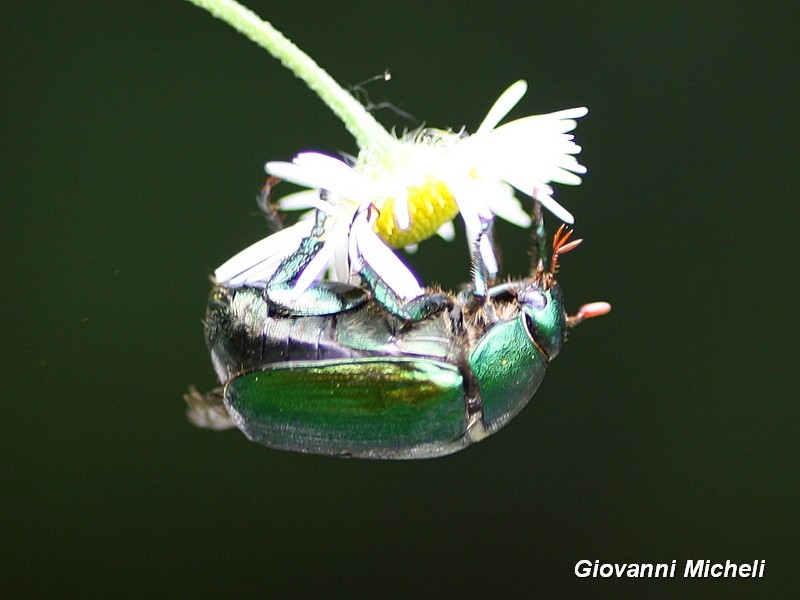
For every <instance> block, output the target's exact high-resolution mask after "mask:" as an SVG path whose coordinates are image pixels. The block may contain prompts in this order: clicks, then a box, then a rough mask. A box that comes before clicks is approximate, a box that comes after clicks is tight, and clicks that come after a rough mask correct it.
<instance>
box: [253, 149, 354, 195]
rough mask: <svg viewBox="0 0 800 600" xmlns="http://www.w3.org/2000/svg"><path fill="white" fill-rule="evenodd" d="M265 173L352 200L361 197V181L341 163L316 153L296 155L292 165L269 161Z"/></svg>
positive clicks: (336, 159) (350, 169)
mask: <svg viewBox="0 0 800 600" xmlns="http://www.w3.org/2000/svg"><path fill="white" fill-rule="evenodd" d="M265 168H266V171H267V173H269V174H270V175H273V176H275V177H280V178H281V179H285V180H286V181H291V182H292V183H296V184H298V185H303V186H306V187H310V188H317V189H323V190H328V191H330V192H333V193H334V194H337V195H339V196H343V197H346V198H351V199H353V200H360V199H361V196H362V195H363V187H364V185H363V180H362V179H361V177H360V176H359V174H358V173H356V172H355V171H354V170H353V169H352V168H351V167H349V166H348V165H347V164H346V163H345V162H344V161H342V160H339V159H338V158H334V157H333V156H328V155H327V154H318V153H315V152H304V153H302V154H299V155H298V156H297V157H295V159H294V160H293V161H292V162H291V163H287V162H268V163H267V164H266V167H265Z"/></svg>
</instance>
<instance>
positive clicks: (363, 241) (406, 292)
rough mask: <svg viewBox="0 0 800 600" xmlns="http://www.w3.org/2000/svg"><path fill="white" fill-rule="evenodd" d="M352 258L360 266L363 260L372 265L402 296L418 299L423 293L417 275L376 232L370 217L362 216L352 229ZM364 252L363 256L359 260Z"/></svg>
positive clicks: (355, 266)
mask: <svg viewBox="0 0 800 600" xmlns="http://www.w3.org/2000/svg"><path fill="white" fill-rule="evenodd" d="M351 238H352V239H351V243H352V244H353V247H352V249H353V250H354V251H355V252H353V253H351V261H352V263H353V266H354V268H358V269H360V268H361V266H360V265H359V264H358V263H359V261H360V260H362V259H363V261H364V262H365V263H366V264H368V265H369V266H370V267H372V268H373V269H374V270H375V272H376V273H377V274H378V276H380V278H381V279H382V280H383V282H384V283H385V284H386V285H387V286H389V287H390V288H391V289H392V290H393V291H394V293H395V294H397V295H398V296H399V297H400V298H404V299H408V300H410V299H411V298H416V297H417V296H419V295H420V294H422V293H423V291H424V290H423V289H422V287H420V285H419V282H417V279H416V277H414V275H413V274H412V273H411V271H410V270H409V268H408V267H407V266H406V265H405V263H404V262H403V261H402V260H400V258H399V257H398V256H397V255H396V254H395V253H394V252H393V251H392V250H391V249H390V248H389V247H388V246H387V245H386V244H385V243H384V242H383V240H381V239H380V238H379V237H378V235H377V234H376V233H375V232H374V231H373V229H372V225H371V224H370V222H369V221H368V220H367V218H366V216H361V215H359V216H358V217H357V218H356V221H355V222H354V223H353V228H352V230H351ZM353 254H355V256H353ZM359 254H360V259H359Z"/></svg>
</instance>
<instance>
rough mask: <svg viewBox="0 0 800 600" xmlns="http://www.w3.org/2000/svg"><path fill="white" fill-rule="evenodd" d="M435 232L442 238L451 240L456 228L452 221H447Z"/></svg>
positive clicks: (454, 235) (453, 237)
mask: <svg viewBox="0 0 800 600" xmlns="http://www.w3.org/2000/svg"><path fill="white" fill-rule="evenodd" d="M436 233H437V234H438V236H439V237H440V238H442V239H443V240H447V241H448V242H452V241H453V240H454V239H455V237H456V228H455V227H454V226H453V222H452V221H447V222H445V223H444V224H443V225H442V226H441V227H439V229H438V230H437V231H436Z"/></svg>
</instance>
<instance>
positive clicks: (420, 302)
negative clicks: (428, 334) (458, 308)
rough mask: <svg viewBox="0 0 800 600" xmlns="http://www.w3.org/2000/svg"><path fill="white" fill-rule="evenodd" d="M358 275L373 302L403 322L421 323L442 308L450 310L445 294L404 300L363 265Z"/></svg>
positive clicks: (372, 270)
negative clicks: (366, 287) (370, 294)
mask: <svg viewBox="0 0 800 600" xmlns="http://www.w3.org/2000/svg"><path fill="white" fill-rule="evenodd" d="M359 275H361V277H362V278H363V279H364V281H366V282H367V285H368V286H369V287H370V289H371V290H372V293H373V295H374V296H375V301H376V302H377V303H378V304H380V305H381V306H382V307H383V308H384V309H385V310H386V311H387V312H389V313H390V314H392V315H394V316H395V317H398V318H399V319H402V320H404V321H423V320H425V319H427V318H428V317H429V316H431V315H433V314H436V313H437V312H439V311H440V310H442V309H444V308H451V307H452V306H453V301H452V300H451V299H450V297H449V296H448V295H447V294H439V293H434V294H422V295H420V296H417V297H416V298H411V299H410V300H406V299H405V298H402V297H400V296H398V295H397V293H396V292H395V291H394V290H393V289H392V288H391V287H390V286H389V285H387V284H386V282H385V281H383V279H381V277H380V275H378V273H377V272H376V271H375V269H373V268H372V267H370V266H369V265H368V264H366V263H365V264H364V265H363V266H362V268H361V270H360V271H359Z"/></svg>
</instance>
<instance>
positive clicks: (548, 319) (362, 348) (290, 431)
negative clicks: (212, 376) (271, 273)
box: [187, 230, 608, 459]
mask: <svg viewBox="0 0 800 600" xmlns="http://www.w3.org/2000/svg"><path fill="white" fill-rule="evenodd" d="M314 235H315V234H313V233H312V236H311V237H312V238H313V237H314ZM568 239H569V234H567V235H563V234H562V230H559V234H557V235H556V239H555V240H554V244H553V250H552V255H553V258H552V260H551V263H552V265H551V267H550V268H549V269H545V268H544V267H543V265H542V261H538V263H537V265H536V266H535V268H534V270H533V272H532V273H531V275H530V276H529V277H527V278H525V279H521V280H519V281H514V282H510V283H506V284H503V285H499V286H495V287H490V288H488V291H487V293H486V294H485V295H478V294H476V293H475V291H474V288H472V289H470V290H467V291H465V292H462V293H461V294H459V295H458V296H455V295H453V294H446V293H440V292H435V293H434V292H430V293H429V294H426V296H425V297H423V298H421V299H418V300H417V301H416V304H415V306H414V307H412V309H409V308H408V306H407V305H403V304H402V303H400V302H399V301H398V300H397V299H396V298H393V297H392V296H391V293H390V291H389V290H388V289H383V288H382V286H381V281H380V279H379V278H378V277H377V276H376V275H375V274H374V273H371V274H369V275H371V276H370V277H364V279H365V281H367V282H368V284H369V285H368V286H367V287H350V286H343V285H342V284H333V283H328V282H318V283H317V284H316V286H315V287H313V288H311V289H310V290H309V291H307V292H306V293H305V294H303V297H302V300H301V301H300V302H299V303H298V304H297V305H294V306H291V305H289V304H290V303H288V302H286V301H284V300H283V299H282V294H281V293H280V292H281V291H282V290H283V289H284V287H285V286H288V285H290V284H291V281H292V280H293V277H294V273H295V272H300V271H301V270H302V268H303V267H304V265H305V264H307V263H308V261H309V260H311V258H313V251H311V252H308V248H310V247H313V242H314V240H313V239H310V240H309V244H307V245H306V250H305V251H304V250H298V253H296V255H293V256H292V257H290V258H289V259H287V261H286V263H285V264H284V265H282V267H281V271H280V272H279V273H278V274H277V275H276V277H275V280H276V281H278V280H280V281H279V282H278V283H273V282H271V283H270V285H267V286H266V288H264V289H261V288H253V287H240V288H235V289H230V288H225V287H222V286H217V287H215V288H214V290H213V291H212V294H211V299H210V302H209V308H208V313H207V317H206V340H207V343H208V346H209V349H210V352H211V357H212V362H213V364H214V367H215V370H216V372H217V377H218V379H219V381H220V382H221V383H222V384H223V387H222V388H221V389H220V390H217V391H215V392H212V393H211V394H208V395H206V396H201V395H200V394H197V393H196V392H192V393H190V394H189V395H188V396H187V401H188V402H189V405H190V418H191V419H192V420H193V421H194V422H195V423H197V424H200V425H203V426H206V427H211V428H215V429H219V428H224V427H226V426H232V425H235V426H236V427H238V428H239V429H241V430H242V431H243V432H244V433H245V434H246V435H247V436H248V437H249V438H250V439H252V440H254V441H256V442H258V443H260V444H263V445H265V446H269V447H271V448H277V449H281V450H290V451H296V452H306V453H313V454H327V455H333V456H347V457H360V458H382V459H403V458H428V457H434V456H441V455H445V454H450V453H452V452H456V451H458V450H460V449H462V448H464V447H466V446H467V445H469V444H471V443H472V442H476V441H479V440H481V439H483V438H484V437H486V436H487V435H489V434H491V433H494V432H495V431H497V430H498V429H500V428H501V427H503V426H504V425H505V424H506V423H507V422H508V421H509V420H510V419H512V418H513V417H514V416H515V415H516V414H517V413H519V411H520V410H522V408H524V406H525V405H526V404H527V403H528V401H529V400H530V398H531V397H532V396H533V394H534V393H535V392H536V390H537V388H538V387H539V384H540V383H541V381H542V379H543V378H544V375H545V373H546V371H547V367H548V365H549V363H550V361H551V360H553V359H554V358H555V357H556V356H557V355H558V353H559V352H560V350H561V346H562V344H563V342H564V339H565V336H566V331H567V328H568V325H571V324H574V323H577V322H579V321H580V320H582V319H583V318H586V317H590V316H595V315H597V314H603V313H604V312H607V310H608V308H607V305H594V306H592V305H590V306H587V307H585V309H582V310H581V312H579V313H578V315H576V316H575V317H567V314H566V311H565V309H564V305H563V301H562V296H561V289H560V287H559V286H558V284H557V282H556V281H555V276H554V274H555V262H556V261H557V258H558V256H559V254H563V253H565V252H567V251H568V250H571V249H572V248H574V247H575V246H576V245H577V244H578V243H579V242H580V240H577V241H574V242H568ZM478 266H479V265H478ZM272 295H274V296H275V297H276V298H279V300H278V301H275V300H273V298H272ZM315 307H316V310H315Z"/></svg>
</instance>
